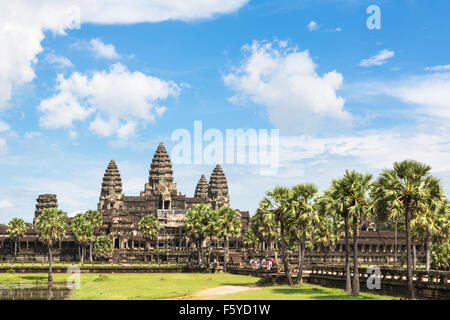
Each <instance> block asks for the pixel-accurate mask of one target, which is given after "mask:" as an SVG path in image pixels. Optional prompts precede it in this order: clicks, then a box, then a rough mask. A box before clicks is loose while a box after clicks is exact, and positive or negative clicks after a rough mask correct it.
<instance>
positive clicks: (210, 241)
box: [208, 236, 212, 263]
mask: <svg viewBox="0 0 450 320" xmlns="http://www.w3.org/2000/svg"><path fill="white" fill-rule="evenodd" d="M211 252H212V236H209V252H208V263H211Z"/></svg>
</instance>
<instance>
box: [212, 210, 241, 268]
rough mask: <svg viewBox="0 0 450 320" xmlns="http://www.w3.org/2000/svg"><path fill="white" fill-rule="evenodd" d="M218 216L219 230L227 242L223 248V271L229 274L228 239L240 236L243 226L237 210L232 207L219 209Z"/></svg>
mask: <svg viewBox="0 0 450 320" xmlns="http://www.w3.org/2000/svg"><path fill="white" fill-rule="evenodd" d="M217 216H218V225H219V228H218V229H219V230H220V231H219V232H220V235H221V236H222V237H223V239H224V242H225V245H224V247H223V271H224V272H227V255H228V246H229V244H228V237H229V236H238V235H239V234H240V232H241V229H242V224H241V219H240V218H239V216H238V214H237V212H236V210H235V209H232V208H230V207H221V208H219V209H218V210H217Z"/></svg>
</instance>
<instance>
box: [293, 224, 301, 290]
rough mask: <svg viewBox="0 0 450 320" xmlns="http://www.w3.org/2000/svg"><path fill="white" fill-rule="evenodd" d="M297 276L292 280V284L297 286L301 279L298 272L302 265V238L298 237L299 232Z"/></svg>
mask: <svg viewBox="0 0 450 320" xmlns="http://www.w3.org/2000/svg"><path fill="white" fill-rule="evenodd" d="M297 241H298V275H297V278H295V280H294V284H295V285H297V284H298V283H299V281H300V279H301V277H302V274H301V272H300V269H301V265H302V237H301V235H300V232H299V233H298V239H297Z"/></svg>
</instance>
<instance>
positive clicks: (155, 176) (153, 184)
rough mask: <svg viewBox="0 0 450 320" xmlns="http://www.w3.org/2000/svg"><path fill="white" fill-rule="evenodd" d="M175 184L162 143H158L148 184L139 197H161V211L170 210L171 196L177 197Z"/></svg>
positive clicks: (170, 165)
mask: <svg viewBox="0 0 450 320" xmlns="http://www.w3.org/2000/svg"><path fill="white" fill-rule="evenodd" d="M178 195H180V193H179V192H178V191H177V184H176V183H174V182H173V170H172V164H171V162H170V158H169V155H168V154H167V151H166V148H165V147H164V143H162V142H161V143H160V144H159V146H158V148H157V149H156V152H155V154H154V156H153V160H152V163H151V165H150V171H149V177H148V183H146V184H145V189H144V191H143V192H142V193H141V196H159V197H161V205H160V206H159V207H160V208H161V209H171V204H172V201H171V198H172V196H178Z"/></svg>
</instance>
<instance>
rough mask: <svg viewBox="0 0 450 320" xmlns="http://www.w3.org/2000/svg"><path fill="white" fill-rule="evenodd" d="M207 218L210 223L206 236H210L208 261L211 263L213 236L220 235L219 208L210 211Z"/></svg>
mask: <svg viewBox="0 0 450 320" xmlns="http://www.w3.org/2000/svg"><path fill="white" fill-rule="evenodd" d="M208 214H209V217H208V218H207V221H208V225H207V226H206V236H207V237H209V249H208V262H209V263H211V253H212V240H213V237H219V236H220V226H219V215H218V213H217V210H211V211H209V213H208Z"/></svg>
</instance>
